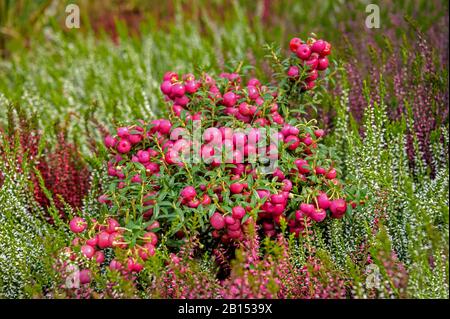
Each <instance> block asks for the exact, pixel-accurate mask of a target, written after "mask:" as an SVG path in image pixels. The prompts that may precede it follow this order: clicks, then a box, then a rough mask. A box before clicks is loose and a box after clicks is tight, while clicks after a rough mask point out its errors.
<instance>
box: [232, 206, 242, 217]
mask: <svg viewBox="0 0 450 319" xmlns="http://www.w3.org/2000/svg"><path fill="white" fill-rule="evenodd" d="M231 212H232V216H233V218H234V219H242V218H243V217H244V216H245V209H244V207H242V206H235V207H233V208H232V210H231Z"/></svg>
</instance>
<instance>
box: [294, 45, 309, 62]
mask: <svg viewBox="0 0 450 319" xmlns="http://www.w3.org/2000/svg"><path fill="white" fill-rule="evenodd" d="M296 53H297V56H298V57H299V58H300V59H302V60H307V59H309V57H310V55H311V49H310V48H309V45H307V44H301V45H299V47H298V48H297V51H296Z"/></svg>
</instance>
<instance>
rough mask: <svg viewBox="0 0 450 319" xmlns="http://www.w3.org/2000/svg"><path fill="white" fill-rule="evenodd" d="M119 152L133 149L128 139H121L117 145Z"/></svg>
mask: <svg viewBox="0 0 450 319" xmlns="http://www.w3.org/2000/svg"><path fill="white" fill-rule="evenodd" d="M117 150H118V151H119V153H122V154H124V153H128V152H129V151H130V150H131V143H130V142H129V141H128V140H120V141H119V144H118V145H117Z"/></svg>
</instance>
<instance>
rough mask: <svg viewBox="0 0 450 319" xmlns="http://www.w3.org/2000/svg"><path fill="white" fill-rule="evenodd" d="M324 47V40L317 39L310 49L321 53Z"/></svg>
mask: <svg viewBox="0 0 450 319" xmlns="http://www.w3.org/2000/svg"><path fill="white" fill-rule="evenodd" d="M324 49H325V41H323V40H317V41H315V42H314V43H313V44H312V46H311V51H312V52H316V53H318V54H321V53H322V51H323V50H324Z"/></svg>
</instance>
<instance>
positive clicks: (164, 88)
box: [160, 81, 172, 95]
mask: <svg viewBox="0 0 450 319" xmlns="http://www.w3.org/2000/svg"><path fill="white" fill-rule="evenodd" d="M160 88H161V92H163V93H164V94H165V95H170V93H171V92H172V83H171V82H170V81H163V83H161V86H160Z"/></svg>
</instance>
